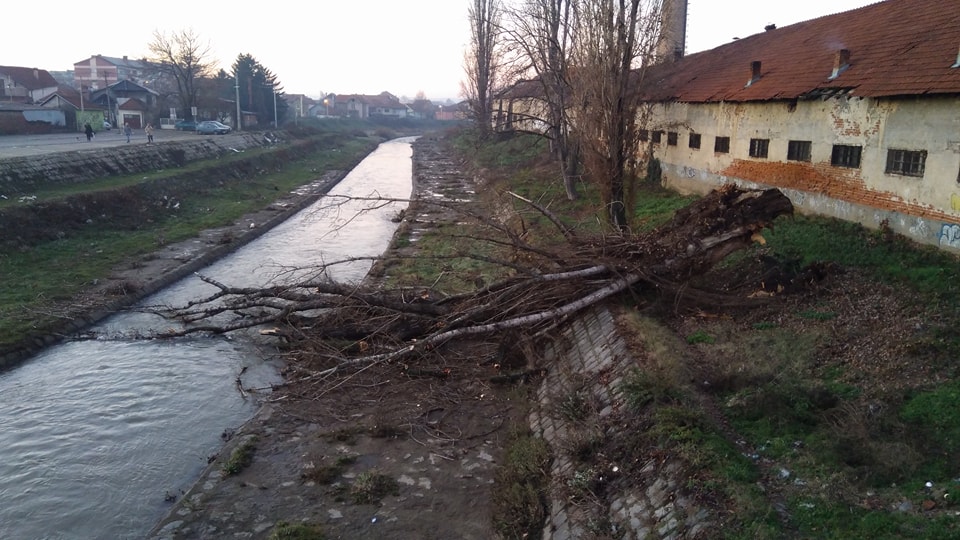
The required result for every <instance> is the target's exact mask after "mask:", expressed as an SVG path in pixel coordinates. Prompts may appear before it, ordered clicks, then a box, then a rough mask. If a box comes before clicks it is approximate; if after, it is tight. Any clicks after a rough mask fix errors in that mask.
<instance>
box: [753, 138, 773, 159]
mask: <svg viewBox="0 0 960 540" xmlns="http://www.w3.org/2000/svg"><path fill="white" fill-rule="evenodd" d="M769 148H770V139H750V157H755V158H765V157H767V151H768V150H769Z"/></svg>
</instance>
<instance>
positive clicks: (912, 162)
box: [886, 149, 927, 176]
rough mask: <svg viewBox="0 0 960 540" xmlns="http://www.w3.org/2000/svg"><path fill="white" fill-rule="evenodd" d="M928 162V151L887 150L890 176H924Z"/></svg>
mask: <svg viewBox="0 0 960 540" xmlns="http://www.w3.org/2000/svg"><path fill="white" fill-rule="evenodd" d="M926 162H927V151H926V150H892V149H891V150H887V170H886V172H887V173H888V174H902V175H904V176H923V168H924V165H925V164H926Z"/></svg>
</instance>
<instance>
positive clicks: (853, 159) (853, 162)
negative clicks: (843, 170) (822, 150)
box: [830, 144, 862, 169]
mask: <svg viewBox="0 0 960 540" xmlns="http://www.w3.org/2000/svg"><path fill="white" fill-rule="evenodd" d="M861 150H862V147H860V146H853V145H849V144H835V145H833V154H832V155H831V156H830V164H831V165H833V166H834V167H850V168H851V169H859V168H860V152H861Z"/></svg>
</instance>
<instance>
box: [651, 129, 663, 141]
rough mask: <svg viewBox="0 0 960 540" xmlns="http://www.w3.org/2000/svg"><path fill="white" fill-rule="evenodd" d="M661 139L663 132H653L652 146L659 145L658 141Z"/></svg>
mask: <svg viewBox="0 0 960 540" xmlns="http://www.w3.org/2000/svg"><path fill="white" fill-rule="evenodd" d="M662 138H663V132H662V131H654V132H653V144H660V140H661V139H662Z"/></svg>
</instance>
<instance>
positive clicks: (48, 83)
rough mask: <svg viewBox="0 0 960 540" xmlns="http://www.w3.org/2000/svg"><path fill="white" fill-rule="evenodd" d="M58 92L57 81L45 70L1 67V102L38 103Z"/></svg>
mask: <svg viewBox="0 0 960 540" xmlns="http://www.w3.org/2000/svg"><path fill="white" fill-rule="evenodd" d="M56 91H57V80H56V79H54V78H53V76H51V75H50V73H49V72H47V70H45V69H37V68H27V67H17V66H0V101H10V102H20V103H36V102H38V101H40V100H41V99H43V98H44V97H46V96H48V95H50V94H52V93H54V92H56Z"/></svg>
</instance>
